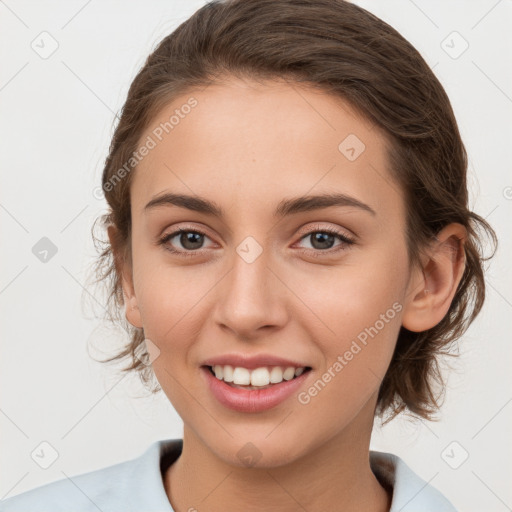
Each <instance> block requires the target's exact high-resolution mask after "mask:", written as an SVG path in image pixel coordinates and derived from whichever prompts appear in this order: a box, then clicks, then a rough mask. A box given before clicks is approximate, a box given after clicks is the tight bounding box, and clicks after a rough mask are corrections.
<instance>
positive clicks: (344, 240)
mask: <svg viewBox="0 0 512 512" xmlns="http://www.w3.org/2000/svg"><path fill="white" fill-rule="evenodd" d="M181 233H195V234H198V235H202V236H205V237H208V235H207V234H206V233H204V232H203V231H201V230H200V229H197V228H194V229H188V228H186V227H185V228H180V229H177V230H176V231H173V232H172V233H168V234H166V235H164V237H163V238H161V239H160V240H159V242H158V243H159V244H160V245H164V246H165V249H166V250H168V251H170V252H171V253H173V254H177V255H178V256H182V257H184V258H191V257H194V256H196V255H197V254H201V252H202V250H201V249H198V250H192V251H181V250H176V249H173V248H172V247H169V246H168V245H166V244H167V242H168V241H169V240H171V239H173V238H174V237H175V236H176V235H180V234H181ZM315 233H329V234H330V235H334V236H336V237H338V239H339V240H340V241H341V242H342V243H341V244H340V245H339V246H338V248H336V249H325V250H321V249H302V250H300V252H301V253H306V254H307V253H311V252H313V253H327V255H332V254H334V253H338V252H339V251H344V250H346V249H347V246H350V245H353V244H355V240H354V239H353V238H350V237H348V236H347V235H345V234H343V233H341V232H339V231H337V230H336V229H333V228H316V229H314V230H312V231H308V232H307V233H305V234H304V235H302V236H301V238H300V240H304V239H305V238H307V237H308V236H311V235H313V234H315Z"/></svg>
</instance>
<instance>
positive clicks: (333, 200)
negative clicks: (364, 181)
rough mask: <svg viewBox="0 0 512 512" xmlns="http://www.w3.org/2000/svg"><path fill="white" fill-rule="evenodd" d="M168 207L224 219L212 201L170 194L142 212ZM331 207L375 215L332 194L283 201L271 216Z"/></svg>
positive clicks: (351, 200) (360, 204)
mask: <svg viewBox="0 0 512 512" xmlns="http://www.w3.org/2000/svg"><path fill="white" fill-rule="evenodd" d="M168 205H174V206H178V207H181V208H186V209H188V210H192V211H195V212H199V213H204V214H206V215H212V216H216V217H220V218H223V217H225V214H224V211H223V210H222V208H221V207H220V206H219V205H217V204H216V203H215V202H214V201H210V200H208V199H204V198H201V197H198V196H191V195H186V194H173V193H170V192H168V193H163V194H160V195H157V196H156V197H154V198H153V199H151V201H150V202H149V203H148V204H147V205H146V206H145V207H144V211H145V212H147V211H149V210H151V209H153V208H156V207H159V206H168ZM331 206H342V207H343V206H345V207H356V208H360V209H361V210H363V211H366V212H368V213H371V214H372V215H374V216H375V215H377V214H376V213H375V210H373V208H371V207H370V206H368V205H367V204H365V203H363V202H362V201H359V199H356V198H355V197H352V196H349V195H346V194H341V193H332V194H322V195H311V196H302V197H294V198H289V199H283V200H282V201H281V202H280V203H279V204H278V205H277V208H276V209H275V211H274V214H273V216H274V217H285V216H287V215H294V214H297V213H301V212H308V211H313V210H320V209H322V208H329V207H331Z"/></svg>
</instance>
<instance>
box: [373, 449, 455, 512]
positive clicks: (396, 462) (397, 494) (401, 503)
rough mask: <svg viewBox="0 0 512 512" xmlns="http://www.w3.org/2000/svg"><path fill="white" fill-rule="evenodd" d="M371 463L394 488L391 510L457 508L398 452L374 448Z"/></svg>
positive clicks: (451, 511)
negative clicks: (387, 451)
mask: <svg viewBox="0 0 512 512" xmlns="http://www.w3.org/2000/svg"><path fill="white" fill-rule="evenodd" d="M370 465H371V468H372V470H373V472H374V474H375V476H376V477H377V478H378V479H379V480H380V481H381V482H382V483H384V484H385V485H388V486H390V487H392V488H393V498H392V502H391V509H390V512H398V511H400V512H432V510H435V511H436V512H457V510H456V509H455V507H454V506H453V505H452V503H451V502H450V501H449V500H448V499H447V498H445V496H444V495H443V494H442V493H441V492H439V491H438V490H437V489H436V488H435V487H433V486H432V485H430V484H429V483H428V482H426V481H425V480H423V479H422V478H421V477H420V476H419V475H417V474H416V473H415V472H414V471H413V470H412V469H411V468H410V467H409V466H408V465H407V464H406V463H405V462H404V461H403V460H402V459H401V458H400V457H398V456H397V455H394V454H392V453H386V452H377V451H373V450H371V451H370Z"/></svg>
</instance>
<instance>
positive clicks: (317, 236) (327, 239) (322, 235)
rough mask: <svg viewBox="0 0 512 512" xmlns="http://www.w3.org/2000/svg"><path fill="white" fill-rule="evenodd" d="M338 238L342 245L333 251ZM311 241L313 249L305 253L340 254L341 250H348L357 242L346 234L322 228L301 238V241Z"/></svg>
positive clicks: (317, 228)
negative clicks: (348, 247)
mask: <svg viewBox="0 0 512 512" xmlns="http://www.w3.org/2000/svg"><path fill="white" fill-rule="evenodd" d="M336 238H337V239H338V240H340V242H341V243H340V244H339V245H338V246H337V248H335V249H334V250H333V251H331V250H330V249H331V248H332V247H333V244H334V242H335V241H336ZM308 239H309V240H310V243H311V246H312V247H311V249H307V250H306V251H305V252H311V251H312V252H328V253H329V254H331V253H332V252H338V251H340V250H346V249H347V246H350V245H353V244H354V243H355V240H354V239H353V238H351V237H349V236H347V235H346V234H345V233H342V232H341V231H338V230H336V229H334V228H321V227H319V226H316V227H315V230H314V231H309V232H307V233H306V234H305V235H304V236H302V237H301V240H308Z"/></svg>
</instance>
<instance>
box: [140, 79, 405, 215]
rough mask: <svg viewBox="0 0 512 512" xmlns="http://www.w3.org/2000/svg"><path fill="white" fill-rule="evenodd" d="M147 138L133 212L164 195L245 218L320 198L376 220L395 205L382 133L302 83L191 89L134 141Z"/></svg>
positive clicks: (394, 188)
mask: <svg viewBox="0 0 512 512" xmlns="http://www.w3.org/2000/svg"><path fill="white" fill-rule="evenodd" d="M190 105H193V106H192V107H191V106H190ZM149 139H151V140H152V141H153V143H154V144H153V143H151V144H149V145H151V146H152V148H151V149H150V150H149V151H148V152H147V154H146V156H145V157H144V158H143V159H142V160H141V161H140V163H139V164H138V166H137V169H136V171H135V175H134V179H133V182H132V184H131V192H132V193H131V200H132V209H133V210H134V211H136V212H137V213H139V214H141V213H143V211H144V207H145V205H146V204H147V203H148V202H149V201H150V200H151V199H152V198H153V197H155V196H156V195H158V194H159V193H162V192H165V191H172V192H175V193H183V194H188V195H198V196H201V197H207V198H209V199H210V200H212V201H214V202H215V203H217V204H226V198H228V199H229V201H228V206H229V207H236V208H237V211H241V210H247V212H249V211H252V212H256V210H259V209H261V210H262V211H268V212H269V211H270V208H269V207H271V206H272V208H273V207H274V206H276V205H277V204H278V203H279V202H280V201H281V200H282V199H283V197H295V196H303V195H310V194H320V193H326V192H330V193H333V192H343V193H346V194H349V195H351V196H355V197H357V198H358V199H360V200H361V201H363V202H365V203H367V204H371V205H372V208H374V209H376V210H380V211H381V212H382V213H383V214H389V213H391V210H393V209H394V210H397V208H399V206H400V203H401V192H400V190H399V187H398V185H397V184H396V183H394V182H393V180H392V178H391V176H390V174H389V171H388V169H387V164H388V162H387V156H386V153H387V146H386V144H387V141H386V138H385V137H384V135H383V133H382V132H381V131H380V130H379V129H378V128H377V127H376V126H375V125H372V124H371V123H370V122H369V121H368V120H366V119H365V118H364V117H362V116H360V115H359V114H358V113H357V112H356V111H355V110H354V109H353V108H352V107H351V106H350V105H349V104H348V103H347V102H345V101H344V100H342V99H340V98H338V97H335V96H332V95H329V94H327V93H325V92H322V91H320V90H318V89H313V88H311V87H308V86H304V85H299V84H296V83H293V84H290V83H285V82H266V83H263V84H262V83H256V82H250V81H243V80H239V79H233V80H230V81H227V82H225V83H222V84H212V85H209V86H208V87H206V88H205V89H203V90H191V91H189V92H187V93H185V94H182V95H180V96H179V97H177V98H175V99H174V100H173V101H172V102H171V103H169V104H168V105H167V106H165V107H164V108H162V109H161V111H160V112H159V113H158V114H157V115H156V116H155V119H154V120H153V121H152V122H151V123H150V125H149V127H148V128H147V130H146V131H145V133H144V134H143V136H142V137H141V139H140V144H144V143H147V141H148V140H149ZM139 147H140V146H139ZM397 200H398V201H397ZM226 208H227V206H226Z"/></svg>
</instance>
